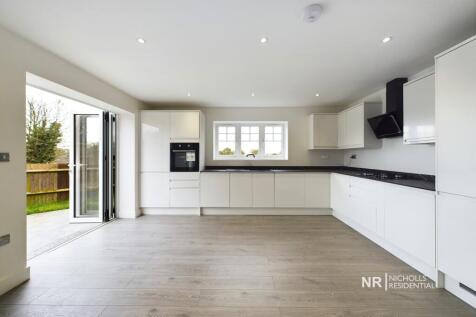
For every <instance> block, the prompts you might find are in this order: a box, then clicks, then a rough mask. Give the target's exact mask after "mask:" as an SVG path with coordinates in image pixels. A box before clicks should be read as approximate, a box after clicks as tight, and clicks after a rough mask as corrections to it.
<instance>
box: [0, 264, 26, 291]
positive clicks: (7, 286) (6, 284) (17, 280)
mask: <svg viewBox="0 0 476 317" xmlns="http://www.w3.org/2000/svg"><path fill="white" fill-rule="evenodd" d="M29 279H30V267H26V268H24V269H22V270H19V271H17V272H14V273H13V274H10V275H8V276H5V277H3V278H2V279H1V280H0V295H2V294H5V293H6V292H8V291H9V290H11V289H12V288H15V287H17V286H18V285H20V284H21V283H23V282H25V281H28V280H29Z"/></svg>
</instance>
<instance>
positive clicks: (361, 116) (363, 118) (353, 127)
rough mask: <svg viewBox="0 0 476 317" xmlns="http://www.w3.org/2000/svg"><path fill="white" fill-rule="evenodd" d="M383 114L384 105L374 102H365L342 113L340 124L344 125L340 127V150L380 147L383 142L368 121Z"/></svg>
mask: <svg viewBox="0 0 476 317" xmlns="http://www.w3.org/2000/svg"><path fill="white" fill-rule="evenodd" d="M381 113H382V105H381V104H380V103H373V102H363V103H360V104H358V105H356V106H353V107H350V108H348V109H345V110H344V111H342V112H341V113H340V114H339V115H340V116H341V118H340V120H339V122H340V124H342V125H343V126H342V127H339V129H340V133H339V148H341V149H355V148H372V147H379V146H380V145H381V141H380V140H378V139H377V138H376V137H375V135H374V133H373V131H372V129H371V128H370V125H369V123H368V122H367V119H368V118H370V117H373V116H376V115H379V114H381Z"/></svg>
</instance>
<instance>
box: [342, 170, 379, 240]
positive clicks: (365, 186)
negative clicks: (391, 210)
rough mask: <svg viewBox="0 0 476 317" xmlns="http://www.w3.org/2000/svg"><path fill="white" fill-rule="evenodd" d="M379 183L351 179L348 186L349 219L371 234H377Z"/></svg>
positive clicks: (355, 178)
mask: <svg viewBox="0 0 476 317" xmlns="http://www.w3.org/2000/svg"><path fill="white" fill-rule="evenodd" d="M379 186H382V184H381V183H376V182H375V181H370V180H366V179H361V178H357V177H353V178H352V179H351V181H350V186H349V206H351V208H349V213H348V215H349V217H350V218H351V219H352V220H353V221H355V222H357V223H358V224H360V225H361V226H362V227H364V228H365V229H367V230H369V231H370V232H372V233H377V231H378V230H377V223H378V222H377V217H378V216H379V215H378V214H379V212H381V202H380V197H381V194H380V193H381V192H382V190H381V188H379Z"/></svg>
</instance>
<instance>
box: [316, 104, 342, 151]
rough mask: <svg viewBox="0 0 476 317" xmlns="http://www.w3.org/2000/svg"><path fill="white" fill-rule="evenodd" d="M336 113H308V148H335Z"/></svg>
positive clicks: (336, 145) (336, 132)
mask: <svg viewBox="0 0 476 317" xmlns="http://www.w3.org/2000/svg"><path fill="white" fill-rule="evenodd" d="M337 129H338V122H337V114H335V113H313V114H311V115H309V149H311V150H312V149H337V147H338V144H337V134H338V131H337Z"/></svg>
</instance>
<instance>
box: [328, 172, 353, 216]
mask: <svg viewBox="0 0 476 317" xmlns="http://www.w3.org/2000/svg"><path fill="white" fill-rule="evenodd" d="M349 186H350V177H349V176H346V175H341V174H336V173H332V174H331V208H332V209H333V210H335V211H337V212H339V213H342V214H346V213H347V212H348V205H349V199H350V198H349V195H350V192H349Z"/></svg>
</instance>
